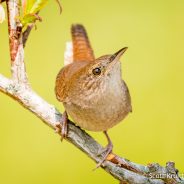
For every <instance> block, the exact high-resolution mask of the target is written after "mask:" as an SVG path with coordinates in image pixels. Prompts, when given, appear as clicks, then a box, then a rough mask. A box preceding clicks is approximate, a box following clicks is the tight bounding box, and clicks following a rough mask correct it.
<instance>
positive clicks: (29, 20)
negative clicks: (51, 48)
mask: <svg viewBox="0 0 184 184" xmlns="http://www.w3.org/2000/svg"><path fill="white" fill-rule="evenodd" d="M36 20H39V21H42V19H41V17H40V16H38V15H37V14H31V13H30V14H27V15H25V16H24V17H23V19H22V20H21V23H22V25H23V27H24V26H26V25H27V24H30V23H34V22H35V21H36Z"/></svg>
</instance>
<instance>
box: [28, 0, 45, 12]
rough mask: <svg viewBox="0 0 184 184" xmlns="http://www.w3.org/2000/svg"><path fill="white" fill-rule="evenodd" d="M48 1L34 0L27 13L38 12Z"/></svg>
mask: <svg viewBox="0 0 184 184" xmlns="http://www.w3.org/2000/svg"><path fill="white" fill-rule="evenodd" d="M47 2H48V0H36V1H35V3H34V4H33V6H32V7H31V9H30V11H29V13H37V12H39V11H40V10H41V9H42V8H43V7H44V6H45V5H46V3H47Z"/></svg>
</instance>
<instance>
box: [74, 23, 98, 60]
mask: <svg viewBox="0 0 184 184" xmlns="http://www.w3.org/2000/svg"><path fill="white" fill-rule="evenodd" d="M71 34H72V43H73V62H77V61H94V59H95V57H94V53H93V49H92V47H91V45H90V42H89V39H88V36H87V32H86V30H85V28H84V26H83V25H81V24H74V25H72V27H71Z"/></svg>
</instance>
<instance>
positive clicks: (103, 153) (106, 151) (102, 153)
mask: <svg viewBox="0 0 184 184" xmlns="http://www.w3.org/2000/svg"><path fill="white" fill-rule="evenodd" d="M112 148H113V144H112V142H109V143H108V145H107V146H106V147H105V148H104V149H103V150H101V151H100V153H98V156H101V157H102V160H101V161H100V162H98V164H97V165H96V168H95V169H97V168H99V167H100V166H101V165H102V164H103V162H104V161H105V160H106V159H107V157H108V155H109V154H110V153H111V152H112Z"/></svg>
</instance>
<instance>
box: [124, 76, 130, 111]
mask: <svg viewBox="0 0 184 184" xmlns="http://www.w3.org/2000/svg"><path fill="white" fill-rule="evenodd" d="M122 84H123V86H124V87H123V90H125V95H126V103H127V107H128V111H129V112H132V104H131V96H130V92H129V89H128V86H127V84H126V83H125V81H124V80H122Z"/></svg>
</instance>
